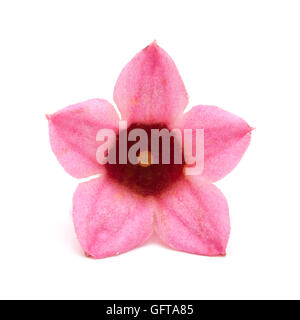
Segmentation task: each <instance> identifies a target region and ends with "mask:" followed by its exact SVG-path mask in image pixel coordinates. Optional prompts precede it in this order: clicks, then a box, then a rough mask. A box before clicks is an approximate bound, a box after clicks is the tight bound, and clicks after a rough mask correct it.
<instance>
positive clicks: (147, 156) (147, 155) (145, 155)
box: [138, 151, 152, 168]
mask: <svg viewBox="0 0 300 320" xmlns="http://www.w3.org/2000/svg"><path fill="white" fill-rule="evenodd" d="M151 162H152V155H151V152H150V151H142V152H140V154H139V156H138V164H139V165H140V166H141V167H145V168H146V167H149V166H150V165H151Z"/></svg>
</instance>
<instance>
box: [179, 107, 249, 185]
mask: <svg viewBox="0 0 300 320" xmlns="http://www.w3.org/2000/svg"><path fill="white" fill-rule="evenodd" d="M182 127H183V129H193V133H195V129H204V170H203V173H202V177H203V178H204V179H205V180H207V181H211V182H214V181H217V180H219V179H221V178H223V177H224V176H225V175H226V174H228V173H229V172H230V171H231V170H232V169H234V167H235V166H236V165H237V164H238V163H239V161H240V160H241V158H242V156H243V154H244V152H245V151H246V149H247V148H248V146H249V143H250V139H251V130H252V128H251V127H249V125H248V124H247V123H246V122H245V121H244V120H243V119H241V118H239V117H237V116H235V115H234V114H232V113H230V112H227V111H224V110H222V109H220V108H218V107H214V106H196V107H194V108H192V109H191V110H190V111H189V112H187V113H186V114H184V116H183V125H182ZM195 141H196V140H195V137H194V139H193V143H194V146H193V148H194V152H195Z"/></svg>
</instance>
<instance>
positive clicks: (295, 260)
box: [0, 0, 300, 299]
mask: <svg viewBox="0 0 300 320" xmlns="http://www.w3.org/2000/svg"><path fill="white" fill-rule="evenodd" d="M299 16H300V8H299V1H286V0H284V1H274V0H273V1H265V0H260V1H254V0H252V1H240V0H237V1H199V0H198V1H175V0H172V1H167V0H164V1H162V0H159V1H154V0H151V1H141V0H139V1H89V0H84V1H83V0H82V1H74V0H72V1H66V0H60V1H40V0H39V1H30V0H27V1H1V4H0V33H1V38H0V45H1V48H0V57H1V58H0V105H1V117H0V130H1V131H0V133H1V158H0V159H1V160H0V161H1V175H0V183H1V200H0V248H1V251H0V298H29V299H31V298H39V299H43V298H58V299H60V298H67V299H68V298H92V299H93V298H95V299H137V298H140V299H148V298H149V299H150V298H152V299H165V298H168V299H175V298H176V299H202V298H204V299H211V298H216V299H221V298H228V299H234V298H239V299H244V298H250V299H252V298H258V299H263V298H300V292H299V291H300V289H299V287H300V272H299V271H300V248H299V245H300V210H299V209H300V194H299V182H300V180H299V178H300V174H299V164H300V157H299V136H300V134H299V116H300V113H299V110H300V92H299V89H300V63H299V61H300V46H299V32H300V19H299ZM154 39H156V40H157V42H158V44H159V45H160V46H162V47H163V48H164V49H165V50H166V51H167V52H168V53H169V54H170V55H171V57H172V58H173V59H174V61H175V63H176V64H177V67H178V69H179V71H180V73H181V76H182V78H183V80H184V82H185V85H186V87H187V90H188V92H189V96H190V104H189V107H191V106H193V105H196V104H212V105H217V106H219V107H221V108H223V109H225V110H228V111H231V112H233V113H235V114H237V115H239V116H241V117H243V118H244V119H245V120H247V121H248V123H249V124H250V125H251V126H253V127H256V130H255V131H254V132H253V139H252V142H251V146H250V148H249V149H248V150H247V152H246V154H245V156H244V158H243V159H242V161H241V162H240V164H239V165H238V167H237V168H236V169H235V170H234V171H233V172H232V173H231V174H230V175H228V176H227V177H226V178H224V179H223V180H222V181H220V182H218V183H217V185H218V186H219V187H220V188H221V189H222V191H223V192H224V194H225V196H226V197H227V199H228V202H229V206H230V215H231V222H232V232H231V237H230V241H229V246H228V250H227V252H228V255H227V257H225V258H208V257H201V256H196V255H190V254H185V253H181V252H176V251H173V250H170V249H168V248H166V247H165V246H163V245H161V244H159V243H158V241H157V239H155V238H152V240H150V241H149V242H148V243H147V244H146V245H145V246H143V247H141V248H139V249H136V250H134V251H131V252H129V253H127V254H123V255H121V256H118V257H114V258H108V259H104V260H92V259H88V258H86V257H84V256H83V254H82V252H81V249H80V247H79V244H78V242H77V240H76V237H75V234H74V231H73V224H72V220H71V215H70V214H71V213H70V209H71V199H72V194H73V191H74V190H75V188H76V185H77V183H78V181H76V179H74V178H72V177H70V176H68V174H67V173H65V172H64V170H63V169H62V168H61V167H60V165H59V164H58V162H57V161H56V159H55V157H54V155H53V154H52V152H51V150H50V146H49V140H48V128H47V121H46V119H45V116H44V115H45V114H46V113H53V112H55V111H57V110H59V109H61V108H63V107H65V106H67V105H70V104H73V103H76V102H80V101H84V100H86V99H89V98H97V97H98V98H105V99H107V100H109V101H112V93H113V87H114V84H115V81H116V79H117V77H118V75H119V72H120V71H121V69H122V68H123V67H124V66H125V64H126V63H127V62H128V61H129V60H130V59H131V58H132V57H133V56H134V55H135V54H136V53H137V52H138V51H140V50H141V49H142V48H144V47H145V46H146V45H148V44H149V43H150V42H152V41H153V40H154Z"/></svg>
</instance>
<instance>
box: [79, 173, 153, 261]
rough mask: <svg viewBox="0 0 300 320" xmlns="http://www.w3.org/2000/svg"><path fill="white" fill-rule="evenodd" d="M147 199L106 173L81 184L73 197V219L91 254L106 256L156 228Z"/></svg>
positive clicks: (142, 239) (128, 247) (140, 241)
mask: <svg viewBox="0 0 300 320" xmlns="http://www.w3.org/2000/svg"><path fill="white" fill-rule="evenodd" d="M153 212H154V209H153V208H152V206H151V202H150V200H149V199H148V200H147V199H145V198H141V197H138V196H136V195H134V194H133V193H130V192H128V191H127V190H126V189H123V188H122V187H120V186H119V185H117V184H115V183H113V182H112V181H111V180H110V179H108V178H107V177H105V176H101V177H100V178H98V179H94V180H90V181H88V182H84V183H81V184H80V185H79V186H78V188H77V190H76V191H75V194H74V197H73V219H74V225H75V230H76V233H77V237H78V239H79V242H80V244H81V247H82V248H83V250H84V251H85V253H86V254H87V255H88V256H91V257H93V258H105V257H109V256H113V255H117V254H120V253H123V252H126V251H129V250H131V249H133V248H135V247H137V246H139V245H141V244H143V243H144V242H145V241H146V240H147V239H148V238H149V236H150V235H151V234H152V231H153Z"/></svg>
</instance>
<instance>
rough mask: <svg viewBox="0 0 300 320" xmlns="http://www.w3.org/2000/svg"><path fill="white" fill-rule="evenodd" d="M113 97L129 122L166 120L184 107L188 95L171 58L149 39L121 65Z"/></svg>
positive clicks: (168, 120) (175, 115) (166, 121)
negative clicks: (145, 45)
mask: <svg viewBox="0 0 300 320" xmlns="http://www.w3.org/2000/svg"><path fill="white" fill-rule="evenodd" d="M114 100H115V102H116V104H117V106H118V108H119V110H120V112H121V114H122V118H123V119H126V120H128V121H129V122H130V123H132V122H148V123H149V122H156V123H157V122H165V123H169V122H170V121H172V120H173V119H175V118H176V117H177V116H178V115H179V114H181V113H182V112H183V111H184V109H185V107H186V105H187V103H188V96H187V93H186V90H185V87H184V84H183V82H182V79H181V77H180V75H179V73H178V70H177V68H176V66H175V64H174V62H173V60H172V59H171V58H170V57H169V55H168V54H167V53H166V52H165V51H164V50H163V49H161V48H160V47H159V46H158V45H157V44H156V42H153V43H152V44H151V45H149V46H148V47H146V48H145V49H143V50H142V51H141V52H139V53H138V54H137V55H136V56H135V57H134V58H133V59H132V60H131V61H130V62H129V63H128V64H127V66H126V67H125V68H124V69H123V71H122V72H121V74H120V76H119V78H118V80H117V83H116V86H115V90H114Z"/></svg>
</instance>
